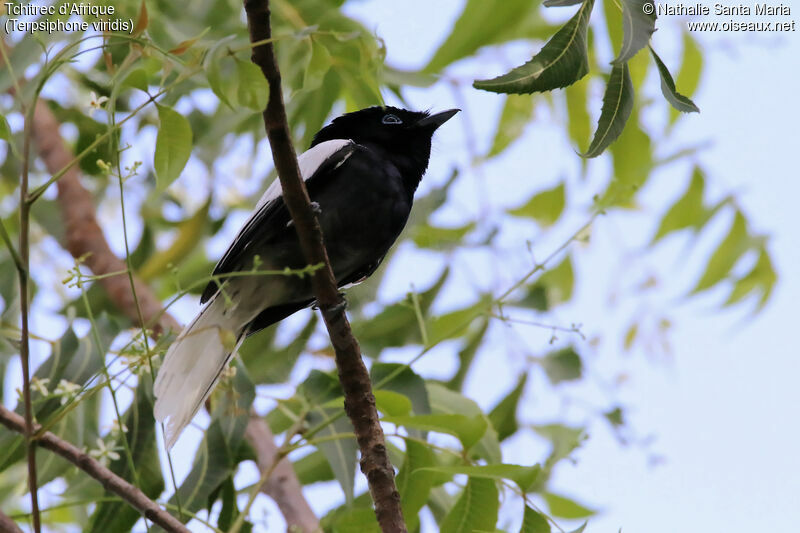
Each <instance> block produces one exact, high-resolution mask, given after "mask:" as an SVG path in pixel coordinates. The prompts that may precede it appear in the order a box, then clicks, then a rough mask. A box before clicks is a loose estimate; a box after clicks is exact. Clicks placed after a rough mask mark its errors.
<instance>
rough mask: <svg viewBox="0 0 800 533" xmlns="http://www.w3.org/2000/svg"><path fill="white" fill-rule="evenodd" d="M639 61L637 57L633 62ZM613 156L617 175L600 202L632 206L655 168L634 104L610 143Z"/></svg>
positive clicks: (651, 152)
mask: <svg viewBox="0 0 800 533" xmlns="http://www.w3.org/2000/svg"><path fill="white" fill-rule="evenodd" d="M640 57H641V56H640ZM637 61H639V59H638V57H637V58H635V59H633V61H631V63H633V62H637ZM611 156H612V158H613V160H614V178H613V179H612V180H611V183H610V184H609V186H608V189H606V192H605V194H604V195H603V196H602V197H601V199H600V200H599V201H598V203H599V205H601V206H610V205H619V206H630V205H631V201H632V199H633V196H634V195H635V194H636V192H637V191H638V190H639V189H640V188H641V187H642V186H644V184H645V183H646V182H647V179H648V178H649V177H650V174H651V171H652V169H653V148H652V142H651V140H650V137H649V136H648V135H647V133H645V131H644V130H643V129H642V127H641V126H640V124H639V110H638V109H636V108H634V110H633V112H632V113H631V116H630V118H629V119H628V123H627V124H626V125H625V129H623V130H622V134H621V135H620V136H619V138H618V139H617V140H616V142H615V143H614V144H612V145H611Z"/></svg>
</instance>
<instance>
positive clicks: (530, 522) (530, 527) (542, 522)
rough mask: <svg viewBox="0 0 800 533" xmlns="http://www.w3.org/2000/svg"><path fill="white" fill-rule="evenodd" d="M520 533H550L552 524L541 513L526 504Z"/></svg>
mask: <svg viewBox="0 0 800 533" xmlns="http://www.w3.org/2000/svg"><path fill="white" fill-rule="evenodd" d="M519 533H550V524H549V523H548V522H547V518H545V517H544V516H543V515H542V514H541V513H539V512H538V511H535V510H533V509H531V508H530V507H528V506H527V505H526V506H525V515H524V517H523V519H522V527H521V528H520V530H519Z"/></svg>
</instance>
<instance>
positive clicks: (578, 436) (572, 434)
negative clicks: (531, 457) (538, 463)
mask: <svg viewBox="0 0 800 533" xmlns="http://www.w3.org/2000/svg"><path fill="white" fill-rule="evenodd" d="M533 429H534V431H536V433H538V434H539V435H541V436H542V437H544V438H546V439H547V440H549V441H550V444H551V445H552V449H551V450H550V455H549V456H548V457H547V461H545V463H544V469H545V471H550V470H551V469H552V468H553V466H554V465H555V464H556V463H558V462H559V461H560V460H562V459H564V458H566V457H568V456H569V455H570V454H571V453H572V452H573V451H574V450H575V449H576V448H577V447H578V446H580V445H581V443H582V442H583V439H584V436H585V433H584V430H583V428H572V427H569V426H564V425H561V424H548V425H544V426H533Z"/></svg>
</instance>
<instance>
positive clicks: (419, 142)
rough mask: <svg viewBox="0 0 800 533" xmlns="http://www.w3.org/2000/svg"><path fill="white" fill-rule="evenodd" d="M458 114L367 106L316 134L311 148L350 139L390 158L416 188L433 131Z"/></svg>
mask: <svg viewBox="0 0 800 533" xmlns="http://www.w3.org/2000/svg"><path fill="white" fill-rule="evenodd" d="M459 111H460V110H459V109H448V110H447V111H442V112H440V113H436V114H431V113H429V112H427V111H409V110H408V109H400V108H398V107H390V106H386V107H379V106H375V107H368V108H366V109H361V110H360V111H354V112H352V113H346V114H344V115H342V116H340V117H337V118H335V119H333V121H332V122H331V123H330V124H328V125H327V126H325V127H324V128H322V129H321V130H320V131H319V132H317V134H316V135H315V136H314V141H313V142H312V143H311V146H315V145H317V144H319V143H321V142H325V141H330V140H334V139H351V140H353V141H355V142H356V143H358V144H362V145H364V146H367V147H369V148H371V149H374V150H376V151H378V152H379V153H380V154H381V155H382V156H384V157H387V158H388V159H390V160H391V161H392V162H393V163H394V164H395V165H396V166H397V167H398V168H399V169H400V170H401V171H402V172H403V174H404V175H405V176H406V177H407V178H409V179H411V181H414V180H416V183H413V188H414V189H416V186H417V184H418V183H419V180H420V179H422V174H424V173H425V170H426V169H427V168H428V160H429V159H430V155H431V138H432V137H433V132H434V131H436V129H437V128H438V127H439V126H441V125H442V124H444V123H445V122H447V121H448V120H449V119H450V118H452V117H453V115H455V114H456V113H458V112H459Z"/></svg>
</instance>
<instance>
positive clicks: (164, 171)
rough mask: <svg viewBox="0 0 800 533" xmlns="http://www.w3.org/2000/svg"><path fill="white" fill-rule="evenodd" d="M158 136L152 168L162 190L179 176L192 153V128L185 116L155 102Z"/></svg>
mask: <svg viewBox="0 0 800 533" xmlns="http://www.w3.org/2000/svg"><path fill="white" fill-rule="evenodd" d="M156 108H157V109H158V121H159V127H158V136H157V137H156V152H155V158H154V160H153V168H154V170H155V172H156V176H157V178H158V189H159V190H161V191H163V190H164V189H166V188H167V187H169V185H170V184H171V183H172V182H173V181H175V179H176V178H177V177H178V176H180V174H181V171H182V170H183V167H185V166H186V163H187V161H189V156H190V155H192V128H191V126H190V125H189V121H188V120H186V117H184V116H183V115H181V114H180V113H178V112H177V111H175V110H174V109H172V108H170V107H166V106H163V105H159V104H156Z"/></svg>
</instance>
